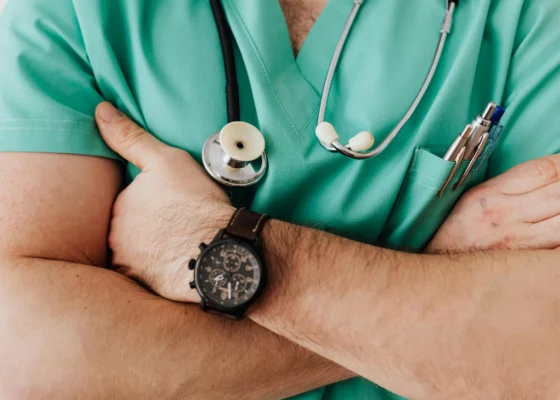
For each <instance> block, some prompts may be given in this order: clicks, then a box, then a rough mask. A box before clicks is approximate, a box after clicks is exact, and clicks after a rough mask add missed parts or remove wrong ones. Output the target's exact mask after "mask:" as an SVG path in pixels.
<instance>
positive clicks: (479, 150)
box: [453, 132, 490, 191]
mask: <svg viewBox="0 0 560 400" xmlns="http://www.w3.org/2000/svg"><path fill="white" fill-rule="evenodd" d="M488 139H490V134H489V133H488V132H486V133H485V134H484V135H482V137H481V138H480V142H479V144H478V146H477V148H476V152H475V153H474V156H473V158H472V160H471V162H470V163H469V166H468V167H467V169H466V170H465V172H464V173H463V176H462V177H461V179H460V180H459V182H457V184H455V186H454V187H453V190H454V191H456V190H458V189H459V188H460V187H461V185H463V183H465V180H466V179H467V178H468V177H469V175H470V173H471V171H472V169H473V168H474V166H475V164H476V162H477V161H478V158H479V157H480V155H481V154H482V151H483V150H484V149H485V148H486V145H487V144H488Z"/></svg>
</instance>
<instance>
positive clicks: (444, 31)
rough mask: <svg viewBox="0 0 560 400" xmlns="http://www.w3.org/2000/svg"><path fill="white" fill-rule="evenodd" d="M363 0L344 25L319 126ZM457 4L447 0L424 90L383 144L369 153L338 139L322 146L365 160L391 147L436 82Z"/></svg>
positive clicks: (324, 95)
mask: <svg viewBox="0 0 560 400" xmlns="http://www.w3.org/2000/svg"><path fill="white" fill-rule="evenodd" d="M363 2H364V0H355V1H354V7H353V9H352V11H351V13H350V16H349V17H348V21H347V22H346V25H345V27H344V30H343V34H342V35H341V37H340V40H339V42H338V44H337V46H336V49H335V52H334V55H333V58H332V61H331V65H330V67H329V71H328V73H327V78H326V80H325V86H324V88H323V95H322V97H321V106H320V109H319V117H318V125H320V124H321V123H323V122H324V121H325V114H326V110H327V106H328V99H329V95H330V91H331V87H332V81H333V78H334V74H335V72H336V69H337V68H338V63H339V60H340V56H341V54H342V52H343V50H344V46H345V44H346V41H347V39H348V35H349V33H350V30H351V28H352V26H353V24H354V21H355V19H356V16H357V14H358V12H359V9H360V7H361V6H362V4H363ZM456 5H457V3H456V2H455V1H448V2H447V11H446V14H445V18H444V22H443V25H442V28H441V33H440V38H439V41H438V46H437V49H436V53H435V55H434V58H433V60H432V64H431V67H430V71H429V73H428V75H427V76H426V79H425V80H424V84H423V85H422V87H421V89H420V91H419V92H418V95H417V96H416V98H415V99H414V101H413V103H412V105H411V106H410V108H409V109H408V111H407V112H406V114H405V115H404V116H403V118H402V119H401V120H400V121H399V122H398V124H397V125H396V126H395V127H394V128H393V130H392V131H391V133H389V135H387V137H386V138H385V139H384V140H383V141H382V142H381V144H380V145H379V146H377V147H376V148H375V149H373V150H371V151H369V152H365V153H362V152H356V151H352V150H350V149H349V148H348V147H346V146H344V145H342V144H341V143H340V142H339V141H338V140H337V141H335V142H333V143H332V146H327V145H325V144H324V143H323V142H321V141H320V140H319V143H320V144H321V146H323V147H324V148H325V149H326V150H328V151H331V152H339V153H341V154H343V155H345V156H347V157H350V158H353V159H357V160H364V159H369V158H373V157H377V156H378V155H380V154H381V153H382V152H383V151H385V150H386V149H387V147H389V145H390V144H391V143H392V142H393V141H394V140H395V138H396V137H397V136H398V134H399V133H400V132H401V131H402V130H403V128H404V127H405V126H406V124H407V123H408V122H409V121H410V118H412V116H413V115H414V113H415V112H416V110H417V109H418V106H419V105H420V103H421V102H422V99H423V98H424V97H425V96H426V93H427V91H428V89H429V87H430V84H431V83H432V81H433V78H434V76H435V74H436V71H437V69H438V67H439V64H440V61H441V56H442V54H443V51H444V49H445V45H446V42H447V38H448V36H449V33H450V32H451V26H452V22H453V13H454V11H455V8H456Z"/></svg>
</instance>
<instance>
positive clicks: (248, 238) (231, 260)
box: [189, 208, 269, 320]
mask: <svg viewBox="0 0 560 400" xmlns="http://www.w3.org/2000/svg"><path fill="white" fill-rule="evenodd" d="M268 219H269V216H268V215H262V214H257V213H255V212H253V211H250V210H248V209H246V208H241V209H239V210H237V211H236V212H235V214H234V215H233V217H232V218H231V220H230V222H229V224H228V226H227V228H225V229H222V230H220V231H219V232H218V234H217V235H216V237H215V238H214V240H213V241H212V242H211V243H210V244H208V245H207V244H205V243H202V244H200V246H199V248H200V250H201V253H200V255H199V257H198V259H196V260H195V259H193V260H191V261H190V262H189V269H191V270H194V280H193V281H192V282H190V287H191V289H196V290H197V291H198V294H199V295H200V299H201V300H200V307H201V308H202V309H203V310H204V311H206V312H211V313H214V314H219V315H223V316H227V317H231V318H234V319H237V320H240V319H243V317H244V315H245V312H246V311H247V310H248V309H249V307H251V305H252V304H253V303H254V302H255V301H257V300H258V298H259V297H260V295H261V294H262V292H263V290H264V288H265V286H266V278H267V274H266V266H265V264H264V262H263V257H262V241H261V237H260V233H261V231H262V229H263V226H264V224H265V223H266V221H267V220H268Z"/></svg>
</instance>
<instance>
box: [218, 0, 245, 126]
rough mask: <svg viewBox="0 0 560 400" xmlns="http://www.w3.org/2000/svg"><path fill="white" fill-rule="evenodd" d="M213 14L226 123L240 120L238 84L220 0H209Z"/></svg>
mask: <svg viewBox="0 0 560 400" xmlns="http://www.w3.org/2000/svg"><path fill="white" fill-rule="evenodd" d="M210 6H211V7H212V12H213V14H214V21H215V22H216V28H217V29H218V35H219V37H220V45H221V47H222V54H223V61H224V70H225V76H226V105H227V116H228V123H229V122H236V121H240V120H241V107H240V100H239V84H238V82H237V67H236V65H235V51H234V45H233V43H234V37H233V33H232V31H231V28H230V26H229V24H228V21H227V17H226V13H225V11H224V7H223V5H222V2H221V0H210Z"/></svg>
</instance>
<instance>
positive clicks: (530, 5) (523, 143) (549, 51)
mask: <svg viewBox="0 0 560 400" xmlns="http://www.w3.org/2000/svg"><path fill="white" fill-rule="evenodd" d="M559 24H560V2H558V0H539V1H533V0H527V1H526V2H525V6H524V9H523V11H522V14H521V19H520V23H519V26H518V31H517V37H516V43H515V51H514V53H513V55H512V60H511V66H510V71H509V77H508V81H507V87H506V93H505V101H504V104H505V105H506V107H507V113H506V115H505V116H504V120H503V122H504V125H505V130H504V131H503V133H502V137H501V139H500V142H499V143H498V145H497V147H496V150H495V152H494V154H493V156H492V157H491V160H490V164H489V170H488V172H489V176H490V177H492V176H496V175H499V174H500V173H502V172H504V171H505V170H507V169H509V168H511V167H513V166H515V165H517V164H520V163H522V162H525V161H528V160H530V159H535V158H539V157H542V156H544V155H550V154H555V153H560V44H559V43H560V28H559Z"/></svg>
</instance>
